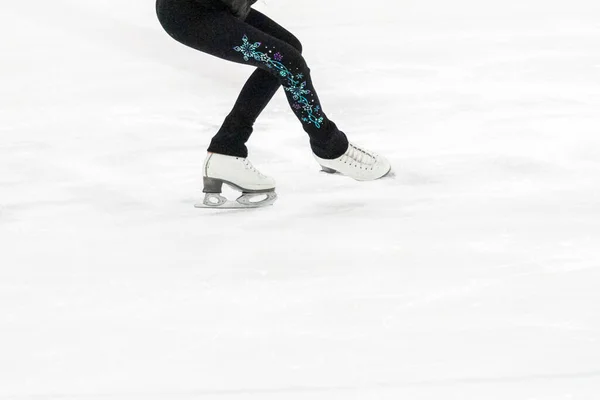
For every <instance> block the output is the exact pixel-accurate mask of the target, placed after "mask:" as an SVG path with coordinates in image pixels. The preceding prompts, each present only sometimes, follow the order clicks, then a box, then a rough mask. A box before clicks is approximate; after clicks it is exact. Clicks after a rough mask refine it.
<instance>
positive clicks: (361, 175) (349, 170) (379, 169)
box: [313, 143, 392, 181]
mask: <svg viewBox="0 0 600 400" xmlns="http://www.w3.org/2000/svg"><path fill="white" fill-rule="evenodd" d="M313 156H314V157H315V159H316V160H317V162H318V163H319V164H320V165H321V167H322V168H323V171H325V172H328V173H332V174H334V173H336V172H339V173H341V174H343V175H346V176H349V177H351V178H354V179H356V180H357V181H372V180H375V179H379V178H382V177H384V176H386V175H387V174H388V173H389V172H390V171H391V170H392V166H391V165H390V162H389V161H388V160H386V159H385V158H384V157H382V156H379V155H377V154H375V153H373V152H371V151H367V150H364V149H362V148H360V147H358V146H356V145H354V144H352V143H349V144H348V150H346V152H345V153H344V154H342V156H341V157H338V158H336V159H333V160H327V159H323V158H320V157H317V156H316V155H315V154H313Z"/></svg>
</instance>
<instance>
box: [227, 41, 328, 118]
mask: <svg viewBox="0 0 600 400" xmlns="http://www.w3.org/2000/svg"><path fill="white" fill-rule="evenodd" d="M242 42H243V43H242V45H241V46H235V47H234V48H233V49H234V50H235V51H237V52H239V53H242V55H243V56H244V60H245V61H249V60H250V59H251V58H252V59H254V60H256V61H259V62H262V63H264V64H265V65H266V66H267V67H268V68H270V69H274V70H276V71H277V72H278V74H279V75H280V76H282V77H284V78H287V85H286V84H284V85H282V86H283V88H284V89H285V90H286V91H288V92H290V94H291V95H292V98H293V99H294V100H295V101H296V103H294V104H293V105H292V107H293V108H294V109H296V110H300V109H302V110H304V112H305V113H306V116H303V117H302V118H301V119H302V121H304V122H306V123H308V124H314V125H315V126H316V127H317V128H321V124H322V123H323V117H321V116H319V115H315V114H314V113H315V112H316V113H318V112H319V111H320V110H321V107H320V106H319V105H316V106H315V107H313V105H312V104H310V101H309V100H308V99H307V98H306V97H304V95H307V94H310V90H308V89H306V81H303V82H302V81H301V79H302V78H304V75H303V74H297V75H295V76H294V74H293V73H292V72H291V71H290V70H289V69H288V68H287V67H286V66H285V65H284V64H283V63H282V62H281V61H282V60H283V55H282V54H281V53H280V52H277V53H275V54H274V55H273V59H272V58H271V57H270V56H269V55H268V54H267V53H263V52H261V51H259V50H258V48H259V47H260V45H261V42H255V43H250V41H249V40H248V36H246V35H244V37H243V38H242ZM313 102H314V101H313Z"/></svg>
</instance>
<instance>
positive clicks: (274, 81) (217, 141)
mask: <svg viewBox="0 0 600 400" xmlns="http://www.w3.org/2000/svg"><path fill="white" fill-rule="evenodd" d="M245 22H246V23H247V24H250V25H252V26H253V27H255V28H257V29H260V30H261V31H263V32H265V33H267V34H269V35H271V36H273V37H276V38H277V39H280V40H283V41H284V42H286V43H288V44H289V45H291V46H292V47H294V48H295V49H296V50H298V51H299V52H300V53H302V44H301V43H300V41H299V40H298V38H296V37H295V36H294V35H293V34H292V33H290V32H289V31H288V30H286V29H285V28H283V27H282V26H281V25H279V24H277V23H276V22H275V21H273V20H272V19H270V18H269V17H267V16H266V15H264V14H263V13H261V12H259V11H257V10H254V9H251V10H250V13H249V14H248V17H246V19H245ZM280 87H281V82H280V81H279V79H278V78H277V77H276V76H274V75H273V74H271V73H270V72H268V71H265V70H263V69H261V68H256V70H255V71H254V72H253V73H252V75H250V78H248V81H247V82H246V84H245V85H244V87H243V88H242V90H241V92H240V94H239V96H238V98H237V101H236V102H235V105H234V106H233V109H232V110H231V112H230V113H229V115H227V117H226V118H225V121H223V125H221V128H220V129H219V131H218V132H217V134H216V135H215V137H213V139H212V141H211V143H210V146H209V148H208V151H209V152H214V153H221V154H227V155H235V156H238V157H246V156H247V154H248V151H247V149H246V146H245V144H246V142H247V141H248V138H249V137H250V135H251V134H252V132H253V125H254V123H255V121H256V119H257V118H258V116H259V115H260V114H261V113H262V111H263V110H264V109H265V107H266V106H267V104H268V103H269V102H270V101H271V99H272V98H273V95H275V93H276V92H277V90H278V89H279V88H280Z"/></svg>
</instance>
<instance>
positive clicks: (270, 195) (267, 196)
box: [194, 192, 277, 210]
mask: <svg viewBox="0 0 600 400" xmlns="http://www.w3.org/2000/svg"><path fill="white" fill-rule="evenodd" d="M275 200H277V194H276V193H275V192H267V193H244V194H242V195H241V196H240V197H238V198H237V200H235V201H231V200H228V199H227V198H226V197H223V196H221V195H220V194H217V193H207V194H206V196H204V201H203V202H202V203H199V204H196V205H195V206H194V207H196V208H212V209H215V210H216V209H221V210H234V209H243V208H261V207H266V206H271V205H273V203H275Z"/></svg>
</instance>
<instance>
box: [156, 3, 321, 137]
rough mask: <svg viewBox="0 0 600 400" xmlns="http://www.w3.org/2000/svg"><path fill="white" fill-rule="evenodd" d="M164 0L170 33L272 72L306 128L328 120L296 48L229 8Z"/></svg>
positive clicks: (221, 55) (164, 20)
mask: <svg viewBox="0 0 600 400" xmlns="http://www.w3.org/2000/svg"><path fill="white" fill-rule="evenodd" d="M166 3H167V5H163V6H162V8H161V7H159V10H158V11H159V13H158V14H159V19H160V21H161V23H162V25H163V27H164V28H165V30H166V31H167V32H168V33H169V34H170V35H171V36H172V37H173V38H174V39H176V40H178V41H179V42H181V43H183V44H185V45H187V46H189V47H192V48H194V49H197V50H200V51H202V52H204V53H208V54H211V55H213V56H216V57H219V58H222V59H225V60H228V61H232V62H236V63H240V64H247V65H252V66H255V67H258V68H261V69H263V70H265V71H268V72H269V73H271V74H273V75H274V76H276V77H277V78H278V79H279V81H280V83H281V85H282V86H283V87H284V89H285V90H286V95H287V96H288V99H289V101H290V105H291V106H292V108H293V109H294V112H295V113H296V114H297V116H298V118H299V119H300V120H301V121H302V122H303V124H304V125H305V129H306V130H308V131H312V130H314V129H316V130H320V128H321V127H322V125H323V123H324V121H326V120H325V119H324V114H323V113H322V111H321V107H320V105H319V104H318V98H316V93H315V91H314V89H313V88H312V82H311V81H310V69H309V67H308V65H307V64H306V61H305V60H304V58H303V57H302V54H301V53H300V51H299V50H298V49H296V48H295V47H294V46H292V45H290V44H288V43H286V42H285V41H283V40H280V39H277V38H276V37H274V36H272V35H270V34H268V33H265V32H263V31H262V30H260V29H258V28H256V27H254V26H252V25H250V24H249V23H247V22H245V21H242V20H240V19H238V18H236V17H235V16H234V15H232V14H231V13H229V12H228V11H227V10H213V9H208V8H205V7H202V6H201V5H199V4H197V3H194V2H193V1H191V0H187V2H186V0H166ZM170 3H176V4H175V5H172V4H171V5H169V4H170ZM252 18H253V19H254V20H255V21H256V20H258V19H260V15H258V14H257V13H254V15H253V17H252ZM263 23H267V22H266V21H263ZM326 122H328V121H326ZM307 128H308V129H307ZM309 133H310V132H309Z"/></svg>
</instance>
